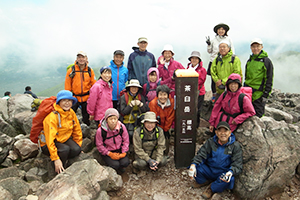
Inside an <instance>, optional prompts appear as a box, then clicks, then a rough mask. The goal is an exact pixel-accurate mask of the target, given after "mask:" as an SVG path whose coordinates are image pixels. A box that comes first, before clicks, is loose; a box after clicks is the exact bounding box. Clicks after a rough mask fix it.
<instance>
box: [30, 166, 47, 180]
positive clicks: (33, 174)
mask: <svg viewBox="0 0 300 200" xmlns="http://www.w3.org/2000/svg"><path fill="white" fill-rule="evenodd" d="M47 177H48V172H47V170H45V169H43V168H37V167H34V168H31V169H30V170H29V171H28V172H27V173H26V175H25V178H26V180H27V181H28V182H31V181H36V180H37V181H43V182H46V181H47Z"/></svg>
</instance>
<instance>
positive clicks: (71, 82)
mask: <svg viewBox="0 0 300 200" xmlns="http://www.w3.org/2000/svg"><path fill="white" fill-rule="evenodd" d="M71 72H72V67H71V68H69V69H68V71H67V74H66V79H65V90H69V91H71V92H73V95H74V96H75V97H76V98H77V100H78V102H86V101H87V100H88V98H89V91H90V89H91V87H92V86H93V85H94V83H96V79H95V74H94V71H93V69H92V68H91V77H90V75H89V73H88V66H86V67H85V68H84V69H83V70H82V71H80V69H79V66H78V65H77V64H75V76H74V77H73V78H70V76H69V75H70V73H71Z"/></svg>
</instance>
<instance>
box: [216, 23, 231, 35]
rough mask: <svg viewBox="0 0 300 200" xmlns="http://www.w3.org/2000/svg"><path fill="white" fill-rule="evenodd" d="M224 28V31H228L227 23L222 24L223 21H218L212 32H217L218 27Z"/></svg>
mask: <svg viewBox="0 0 300 200" xmlns="http://www.w3.org/2000/svg"><path fill="white" fill-rule="evenodd" d="M221 27H222V28H224V29H225V32H226V33H227V31H229V29H230V28H229V26H228V25H227V24H224V23H220V24H217V25H216V26H215V27H214V32H215V33H216V34H218V29H219V28H221Z"/></svg>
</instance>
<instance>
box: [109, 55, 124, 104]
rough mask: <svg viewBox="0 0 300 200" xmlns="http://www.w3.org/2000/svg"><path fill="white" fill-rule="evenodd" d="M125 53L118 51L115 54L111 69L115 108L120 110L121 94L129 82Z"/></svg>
mask: <svg viewBox="0 0 300 200" xmlns="http://www.w3.org/2000/svg"><path fill="white" fill-rule="evenodd" d="M123 61H124V52H123V51H122V50H116V51H115V52H114V59H113V60H112V61H110V65H109V67H110V68H111V72H112V76H111V77H112V81H113V84H112V86H113V92H112V100H113V107H114V108H115V109H118V101H119V99H120V92H121V91H122V90H123V89H124V88H125V83H126V82H127V81H128V69H127V68H126V67H124V62H123Z"/></svg>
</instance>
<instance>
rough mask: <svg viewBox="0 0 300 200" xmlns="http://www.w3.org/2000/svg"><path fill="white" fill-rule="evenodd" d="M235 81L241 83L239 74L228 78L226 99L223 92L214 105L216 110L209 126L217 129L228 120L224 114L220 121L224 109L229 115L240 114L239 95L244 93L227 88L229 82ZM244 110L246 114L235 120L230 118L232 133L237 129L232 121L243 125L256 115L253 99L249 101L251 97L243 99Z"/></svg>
mask: <svg viewBox="0 0 300 200" xmlns="http://www.w3.org/2000/svg"><path fill="white" fill-rule="evenodd" d="M235 79H238V80H240V82H241V76H240V75H239V74H231V75H230V76H229V77H228V80H227V82H226V88H227V95H226V96H225V98H224V97H223V95H224V92H223V93H222V94H221V96H220V97H219V99H218V100H217V102H216V103H215V105H214V108H213V110H212V113H211V116H210V119H209V124H210V125H211V126H214V127H215V128H216V127H217V125H218V123H219V122H220V121H226V119H227V115H226V114H224V115H223V117H222V119H220V118H221V115H222V113H223V112H222V108H223V109H224V111H225V112H227V113H229V114H234V113H239V112H240V106H239V102H238V99H239V95H240V94H241V93H242V92H241V88H239V89H238V90H237V91H236V92H231V91H230V90H229V89H228V87H227V85H228V84H227V83H228V81H229V80H235ZM223 98H224V99H223ZM243 109H244V113H242V114H240V115H238V116H237V117H235V118H232V117H230V118H229V122H228V124H229V126H230V129H231V131H232V132H233V131H234V130H235V129H236V127H237V125H236V124H232V120H234V121H235V122H236V123H237V124H241V123H243V122H244V121H245V120H246V119H247V118H248V117H251V116H253V115H255V110H254V108H253V105H252V101H251V99H249V97H248V96H247V95H246V96H245V97H244V98H243Z"/></svg>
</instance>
